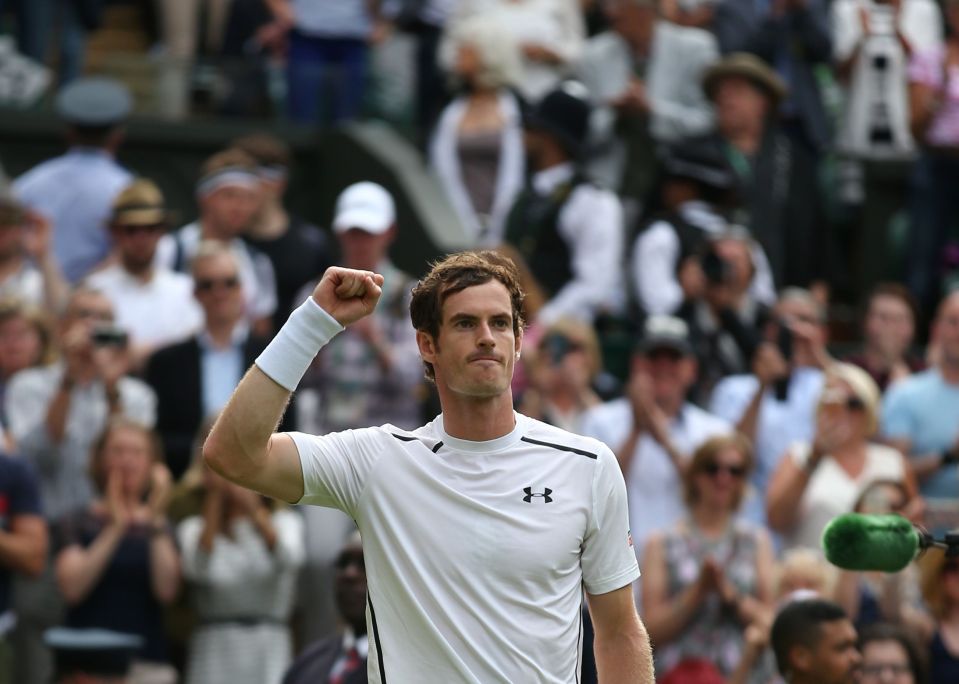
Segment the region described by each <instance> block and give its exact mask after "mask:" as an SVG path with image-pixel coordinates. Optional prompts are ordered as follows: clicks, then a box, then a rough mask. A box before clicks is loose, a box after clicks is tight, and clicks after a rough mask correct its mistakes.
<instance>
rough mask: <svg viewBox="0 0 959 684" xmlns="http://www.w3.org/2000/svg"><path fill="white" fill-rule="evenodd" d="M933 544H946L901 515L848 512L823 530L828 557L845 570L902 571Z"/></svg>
mask: <svg viewBox="0 0 959 684" xmlns="http://www.w3.org/2000/svg"><path fill="white" fill-rule="evenodd" d="M930 546H945V545H944V544H942V543H940V542H936V541H935V540H933V538H932V535H930V534H929V533H928V532H926V531H925V530H922V529H920V528H918V527H916V526H915V525H913V524H912V523H911V522H909V520H907V519H906V518H903V517H902V516H899V515H863V514H861V513H847V514H845V515H840V516H839V517H838V518H834V519H833V520H832V521H831V522H830V523H829V524H828V525H826V529H824V530H823V533H822V548H823V551H825V553H826V560H828V561H829V562H830V563H832V564H833V565H835V566H836V567H839V568H842V569H843V570H857V571H860V572H861V571H868V570H881V571H883V572H899V571H900V570H902V569H903V568H905V567H906V566H907V565H909V564H910V563H911V562H912V561H913V560H914V559H915V558H916V556H917V555H919V552H920V551H924V550H925V549H927V548H929V547H930Z"/></svg>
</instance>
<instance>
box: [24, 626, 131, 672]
mask: <svg viewBox="0 0 959 684" xmlns="http://www.w3.org/2000/svg"><path fill="white" fill-rule="evenodd" d="M43 641H44V642H45V643H46V645H47V646H49V647H50V648H51V649H53V652H54V659H55V661H56V669H57V674H58V675H60V676H63V675H67V674H70V673H75V672H83V673H85V674H91V675H121V676H122V675H126V674H127V673H129V671H130V665H131V664H132V662H133V656H134V655H135V654H136V653H137V652H138V651H139V650H140V649H141V648H142V647H143V639H142V638H140V637H139V636H137V635H135V634H125V633H123V632H114V631H111V630H108V629H92V628H90V629H74V628H70V627H54V628H52V629H48V630H47V631H46V632H44V633H43Z"/></svg>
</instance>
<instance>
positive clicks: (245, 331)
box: [197, 321, 250, 351]
mask: <svg viewBox="0 0 959 684" xmlns="http://www.w3.org/2000/svg"><path fill="white" fill-rule="evenodd" d="M249 335H250V324H249V323H247V322H246V321H240V322H239V323H237V324H236V325H235V326H233V332H232V334H231V335H230V341H231V343H232V345H233V347H234V348H238V347H242V346H243V343H244V342H246V338H247V337H249ZM197 342H198V343H199V344H200V349H202V350H203V351H222V350H219V349H217V347H216V345H215V344H213V338H212V337H210V334H209V333H208V332H207V331H206V328H204V329H203V330H201V331H200V333H199V334H198V335H197Z"/></svg>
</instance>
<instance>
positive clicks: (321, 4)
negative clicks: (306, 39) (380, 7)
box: [293, 0, 373, 40]
mask: <svg viewBox="0 0 959 684" xmlns="http://www.w3.org/2000/svg"><path fill="white" fill-rule="evenodd" d="M293 15H294V17H296V28H297V29H298V30H299V31H301V32H302V33H305V34H307V35H309V36H315V37H323V38H356V39H359V40H365V39H366V38H367V36H369V34H370V30H371V29H372V28H373V22H372V18H371V17H370V14H369V11H368V8H367V3H366V0H293Z"/></svg>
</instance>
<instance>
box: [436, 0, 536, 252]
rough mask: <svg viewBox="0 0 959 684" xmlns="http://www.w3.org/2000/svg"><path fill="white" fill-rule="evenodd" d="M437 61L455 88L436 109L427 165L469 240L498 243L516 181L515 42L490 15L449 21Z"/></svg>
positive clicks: (519, 164) (519, 176)
mask: <svg viewBox="0 0 959 684" xmlns="http://www.w3.org/2000/svg"><path fill="white" fill-rule="evenodd" d="M440 60H441V62H442V63H443V66H444V68H445V69H446V71H448V72H449V73H451V74H452V78H453V80H454V81H455V83H456V85H457V86H458V87H461V88H462V91H463V92H462V93H461V94H460V95H459V96H457V97H456V98H455V99H454V100H453V101H452V102H451V103H450V104H449V105H447V106H446V108H445V109H444V110H443V112H442V114H441V115H440V118H439V121H438V122H437V124H436V130H435V131H434V133H433V139H432V142H431V144H430V150H429V154H430V165H431V166H432V167H433V170H434V171H435V172H436V174H437V176H438V177H439V180H440V183H441V184H442V185H443V189H444V190H445V191H446V195H447V197H448V198H449V200H450V202H451V203H452V205H453V208H454V209H455V210H456V213H457V215H458V216H459V218H460V221H461V222H462V223H463V225H464V227H465V228H466V229H467V231H468V233H469V234H470V235H471V236H472V237H473V239H474V240H475V241H476V243H478V244H480V245H484V246H495V245H498V244H499V243H500V242H501V241H502V237H503V229H504V228H503V226H504V222H505V220H506V215H507V213H508V212H509V209H510V207H511V206H512V205H513V199H514V198H515V197H516V193H517V192H519V190H520V189H521V188H522V186H523V180H524V173H525V158H524V154H525V153H524V150H523V130H522V120H521V115H520V102H519V98H518V97H517V96H516V95H515V94H514V93H513V91H512V90H511V88H515V87H516V86H517V85H518V83H519V79H520V74H521V73H522V71H521V66H520V53H519V45H518V44H517V42H516V41H515V39H514V38H513V37H512V35H510V33H509V31H508V30H507V28H506V27H505V26H503V25H502V23H501V22H499V21H498V20H497V19H495V18H494V17H488V16H482V15H481V16H475V17H472V18H470V19H467V20H465V21H463V22H460V23H459V24H456V25H455V27H454V28H453V29H452V31H451V32H450V34H449V36H448V40H447V41H446V42H445V43H444V45H443V49H442V51H441V54H440Z"/></svg>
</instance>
